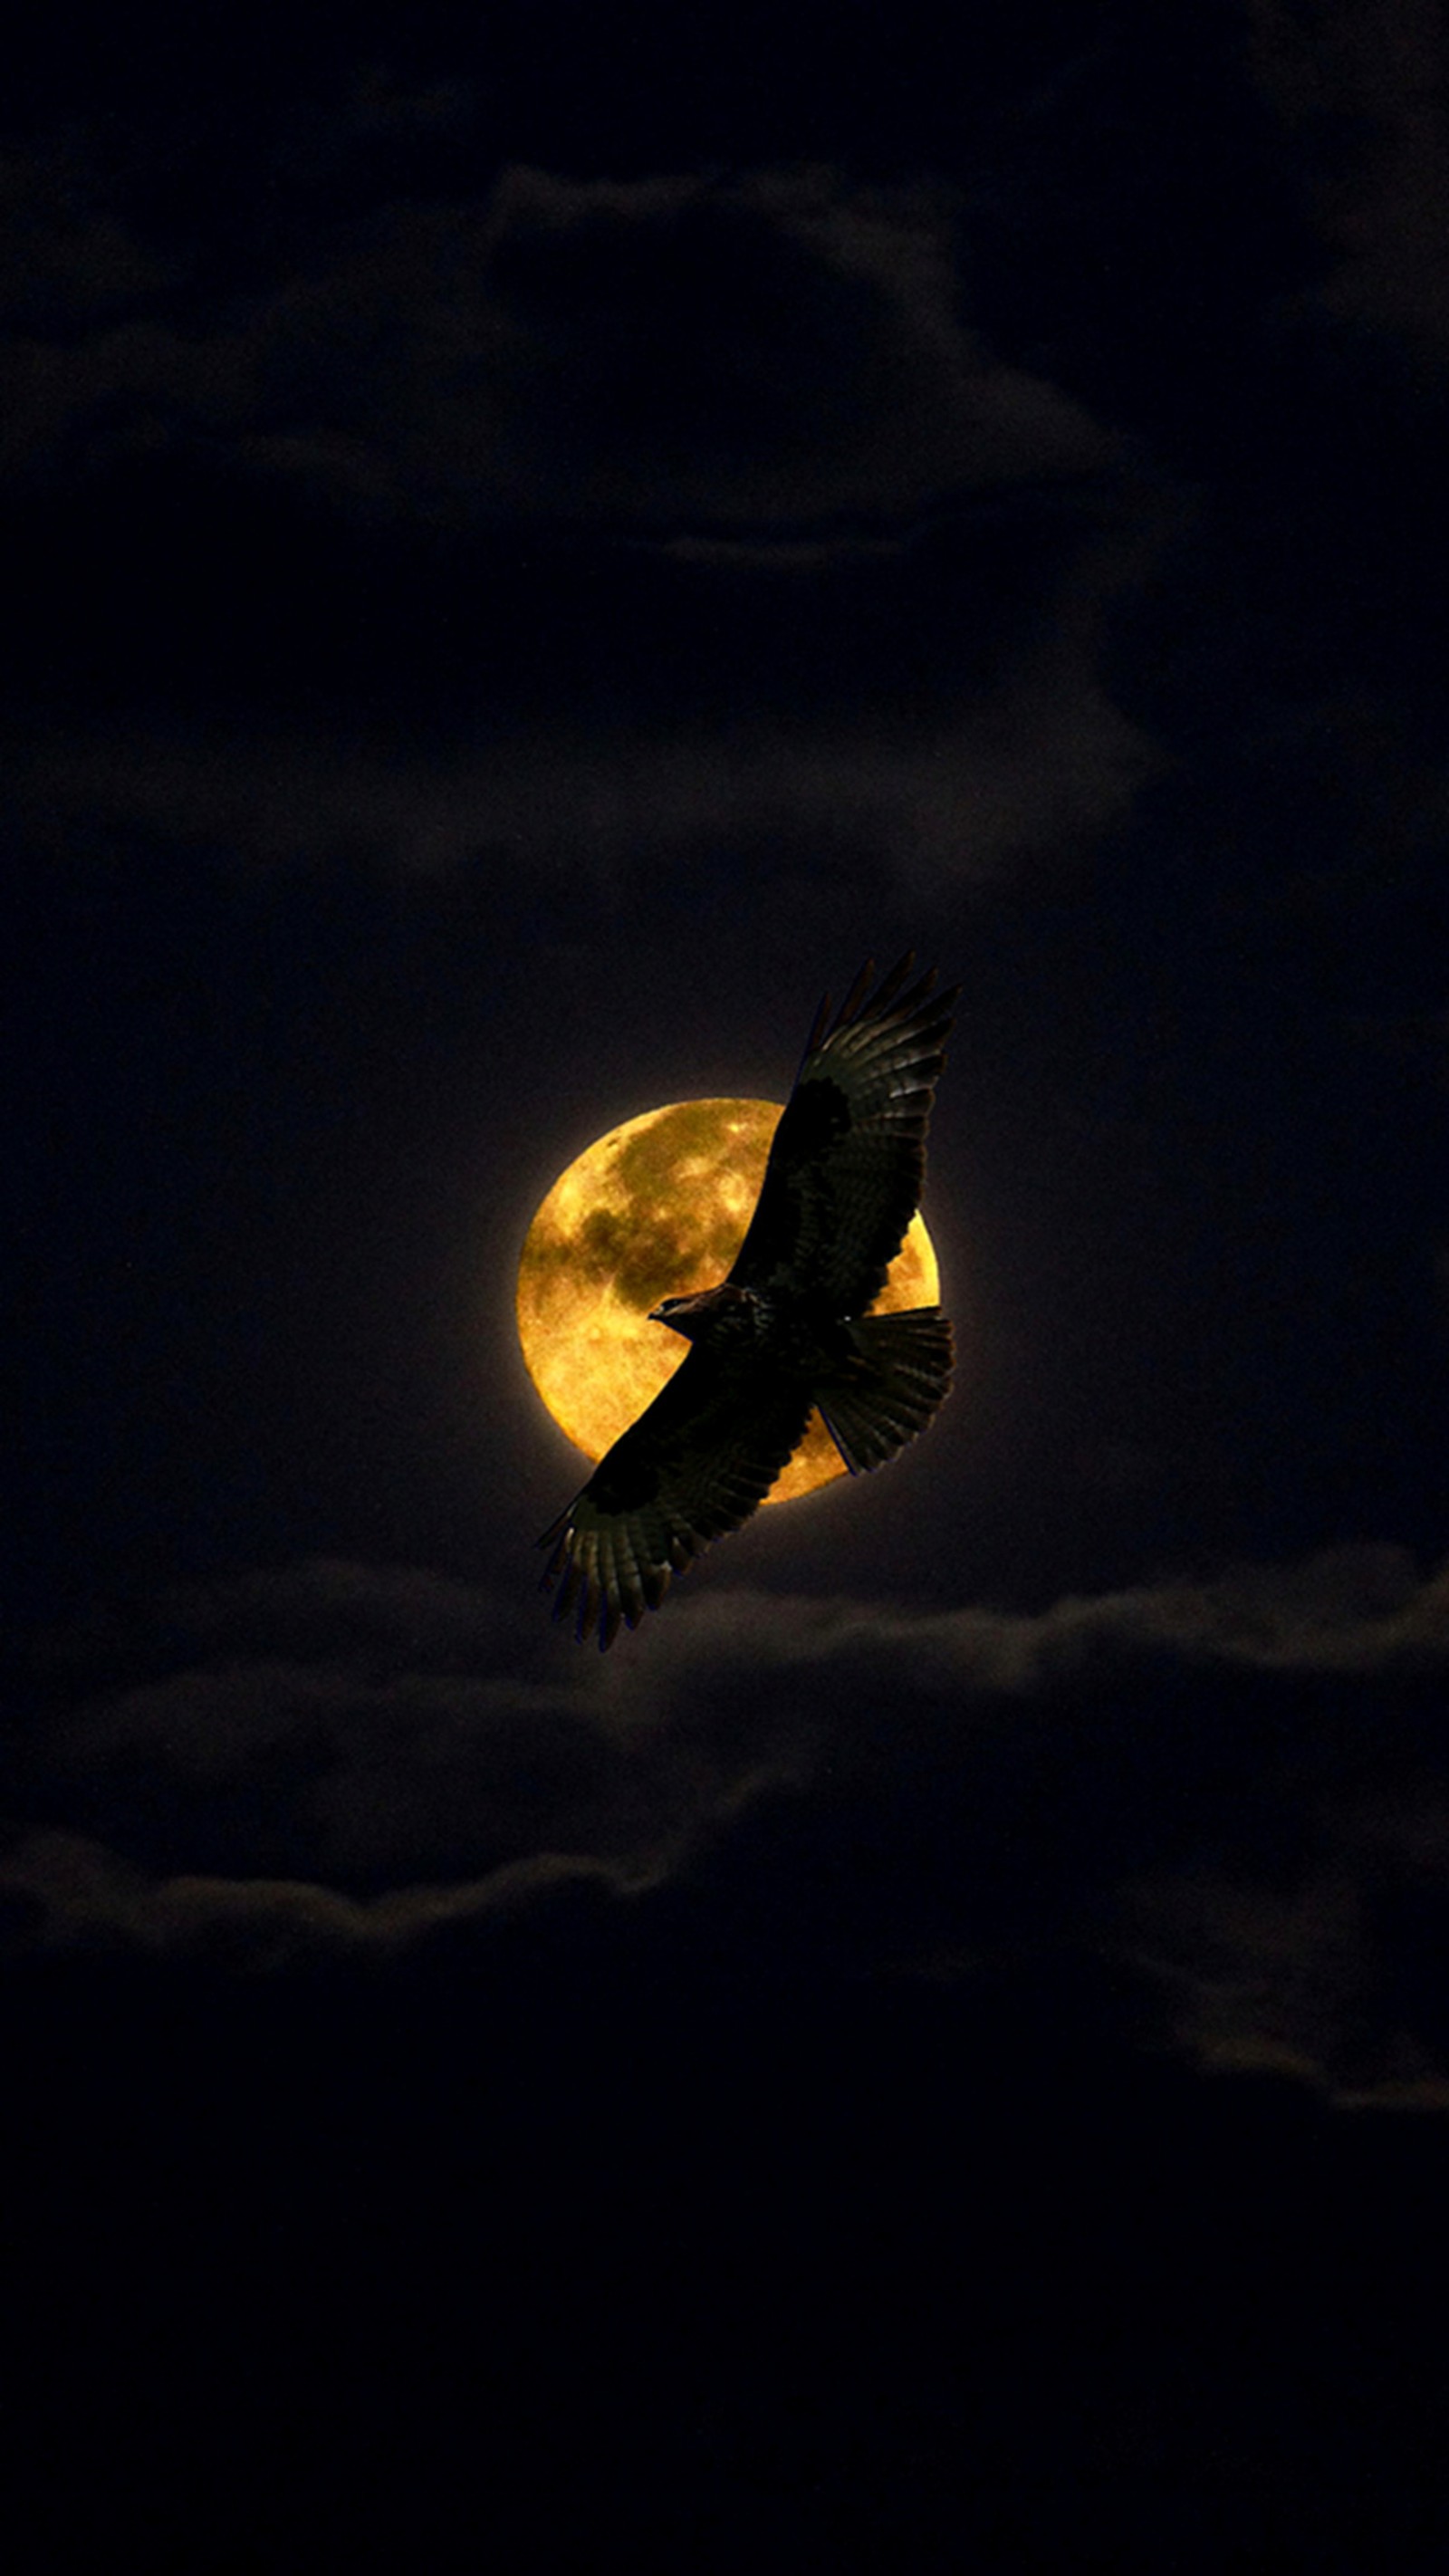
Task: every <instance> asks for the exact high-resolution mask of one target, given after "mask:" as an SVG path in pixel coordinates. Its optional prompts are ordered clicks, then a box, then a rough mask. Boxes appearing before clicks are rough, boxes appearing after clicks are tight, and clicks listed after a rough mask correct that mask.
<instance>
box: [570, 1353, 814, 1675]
mask: <svg viewBox="0 0 1449 2576" xmlns="http://www.w3.org/2000/svg"><path fill="white" fill-rule="evenodd" d="M809 1409H810V1408H809V1398H808V1396H806V1395H804V1394H802V1393H801V1392H800V1391H799V1389H798V1387H796V1386H792V1385H791V1384H789V1383H788V1382H786V1383H783V1384H782V1382H781V1380H780V1379H779V1377H778V1376H777V1375H776V1373H775V1372H773V1371H772V1370H769V1369H762V1368H758V1367H756V1368H755V1369H749V1368H746V1367H743V1366H741V1365H740V1364H739V1362H738V1361H728V1362H727V1361H724V1360H722V1359H721V1358H720V1357H719V1356H718V1355H717V1354H716V1353H715V1352H713V1351H711V1350H709V1349H708V1348H707V1347H705V1346H704V1345H702V1344H700V1343H698V1342H696V1343H695V1344H693V1346H692V1347H691V1349H690V1351H689V1353H688V1355H687V1357H686V1358H685V1361H684V1363H683V1366H682V1367H680V1368H678V1369H676V1371H675V1373H674V1375H673V1377H672V1378H670V1379H669V1381H668V1383H667V1385H665V1386H663V1387H661V1388H660V1391H659V1393H658V1394H657V1395H656V1397H655V1398H654V1401H653V1403H652V1404H651V1405H649V1406H647V1407H646V1409H645V1411H644V1412H643V1413H641V1414H640V1416H639V1419H638V1421H637V1422H634V1423H631V1424H630V1426H629V1429H628V1430H627V1431H626V1432H624V1433H623V1434H622V1436H621V1437H620V1438H619V1439H618V1440H616V1441H615V1443H614V1445H613V1447H612V1449H609V1450H607V1451H606V1452H605V1454H604V1456H603V1457H602V1458H601V1459H600V1461H599V1464H598V1466H597V1467H596V1468H595V1470H594V1472H593V1474H592V1476H591V1477H590V1478H589V1481H588V1483H587V1484H586V1485H585V1487H584V1489H583V1492H582V1493H581V1494H579V1495H578V1496H577V1497H576V1498H575V1500H574V1501H573V1502H572V1503H570V1505H569V1507H568V1510H567V1511H566V1512H563V1513H561V1514H560V1516H559V1518H558V1519H557V1520H556V1521H555V1522H554V1523H553V1525H552V1527H551V1528H549V1529H546V1530H545V1531H544V1534H543V1537H542V1538H541V1539H540V1540H539V1545H540V1547H549V1546H552V1548H553V1555H552V1556H551V1558H550V1559H549V1563H548V1567H547V1570H546V1572H545V1574H544V1578H543V1579H544V1582H545V1584H547V1585H549V1586H552V1585H553V1584H554V1583H558V1585H559V1594H558V1599H557V1601H556V1603H555V1605H554V1616H555V1618H562V1617H564V1616H565V1615H566V1614H567V1612H568V1610H569V1609H570V1607H571V1605H572V1604H573V1602H574V1601H575V1600H577V1603H578V1619H577V1626H576V1634H577V1635H578V1636H579V1637H580V1638H583V1637H586V1636H587V1635H588V1633H589V1631H590V1629H591V1628H593V1627H594V1625H595V1624H596V1623H597V1626H598V1631H599V1643H600V1645H601V1646H609V1645H612V1644H613V1641H614V1639H615V1637H616V1636H617V1634H618V1631H619V1623H620V1621H621V1620H622V1621H624V1622H625V1623H626V1624H627V1625H628V1626H629V1627H631V1628H635V1627H637V1626H638V1624H639V1621H640V1619H641V1618H642V1617H643V1615H644V1612H645V1610H646V1609H648V1610H657V1609H658V1607H659V1604H660V1602H661V1601H662V1600H663V1598H664V1595H665V1592H666V1591H667V1589H668V1587H669V1580H670V1577H671V1575H673V1574H682V1573H683V1572H684V1571H685V1569H686V1567H687V1566H688V1565H689V1563H690V1560H691V1559H692V1558H693V1557H696V1556H698V1555H699V1553H700V1551H701V1549H702V1548H706V1547H708V1545H709V1543H710V1541H711V1539H716V1538H722V1537H723V1536H724V1533H725V1532H726V1530H732V1529H738V1528H739V1526H740V1523H741V1521H747V1520H748V1519H749V1517H750V1514H751V1512H753V1511H754V1510H755V1509H756V1508H757V1507H758V1505H759V1504H760V1503H762V1502H763V1501H764V1499H765V1496H766V1494H767V1493H768V1492H769V1490H770V1487H771V1486H772V1485H773V1483H774V1481H775V1478H776V1477H777V1476H778V1474H779V1472H780V1469H781V1468H782V1467H783V1466H784V1464H785V1462H786V1460H787V1459H788V1458H789V1457H790V1456H791V1455H792V1454H793V1452H794V1451H795V1449H796V1448H797V1447H798V1446H799V1443H800V1439H801V1436H802V1434H803V1432H804V1429H805V1424H806V1420H807V1417H808V1414H809Z"/></svg>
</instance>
